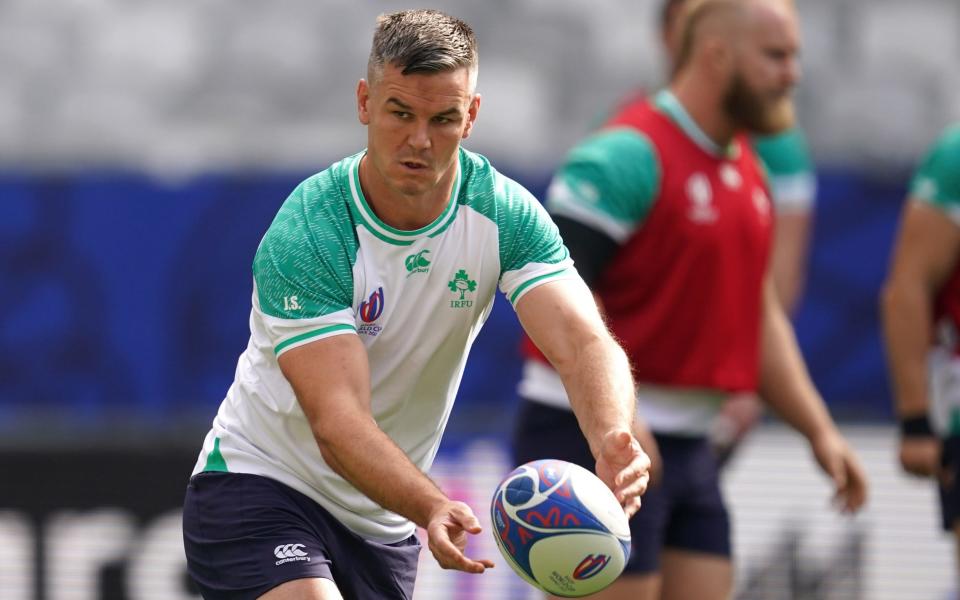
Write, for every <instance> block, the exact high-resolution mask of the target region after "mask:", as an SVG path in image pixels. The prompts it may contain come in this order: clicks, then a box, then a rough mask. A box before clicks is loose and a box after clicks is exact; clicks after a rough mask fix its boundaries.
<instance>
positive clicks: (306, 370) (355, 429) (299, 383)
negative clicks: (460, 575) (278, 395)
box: [278, 334, 493, 573]
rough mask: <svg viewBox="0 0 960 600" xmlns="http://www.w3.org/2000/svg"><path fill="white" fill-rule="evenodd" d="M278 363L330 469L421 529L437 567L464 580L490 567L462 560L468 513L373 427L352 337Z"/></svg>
mask: <svg viewBox="0 0 960 600" xmlns="http://www.w3.org/2000/svg"><path fill="white" fill-rule="evenodd" d="M278 360H279V363H280V368H281V370H282V371H283V374H284V376H285V377H286V378H287V380H288V381H289V382H290V385H291V386H292V387H293V389H294V392H295V393H296V395H297V400H298V401H299V402H300V406H301V407H302V408H303V412H304V414H306V416H307V420H308V422H309V424H310V429H311V431H312V432H313V436H314V438H315V439H316V441H317V445H318V446H319V447H320V453H321V455H322V456H323V459H324V461H326V463H327V464H328V465H329V466H330V468H332V469H333V470H334V471H336V472H337V474H339V475H340V476H341V477H343V478H344V479H346V480H347V481H349V482H350V483H351V484H352V485H353V486H354V487H356V488H357V489H358V490H360V492H362V493H363V494H365V495H366V496H368V497H369V498H370V499H371V500H373V501H374V502H376V503H377V504H379V505H381V506H383V507H384V508H386V509H388V510H392V511H393V512H396V513H398V514H401V515H403V516H405V517H407V518H408V519H410V520H411V521H413V522H414V523H416V524H417V525H419V526H421V527H423V528H425V529H426V530H427V533H428V534H429V545H430V550H431V552H433V555H434V556H435V557H436V559H437V562H439V563H440V566H441V567H444V568H453V569H459V570H462V571H467V572H471V573H482V572H483V571H484V569H485V568H490V567H493V563H492V562H491V561H489V560H479V561H476V560H471V559H469V558H467V557H466V556H464V554H463V549H464V547H465V545H466V534H467V533H474V534H475V533H479V532H480V523H479V521H478V520H477V518H476V516H475V515H474V514H473V512H472V511H471V510H470V508H469V507H468V506H467V505H466V504H464V503H462V502H454V501H452V500H450V499H449V498H447V496H446V495H445V494H444V493H443V492H442V491H440V489H439V488H438V487H437V486H436V485H435V484H434V483H433V482H432V481H431V480H430V479H429V478H428V477H427V476H426V475H425V474H423V473H422V472H421V471H420V470H419V469H418V468H417V467H416V466H415V465H414V464H413V463H412V462H410V459H409V458H408V457H407V455H406V454H404V452H403V451H402V450H401V449H400V448H399V447H398V446H397V445H396V444H395V443H394V442H393V440H391V439H390V437H389V436H387V434H386V433H384V432H383V430H381V429H380V427H379V426H378V425H377V423H376V421H375V420H374V418H373V415H372V413H371V410H370V372H369V365H368V363H367V354H366V350H365V349H364V347H363V343H362V342H361V341H360V340H359V338H357V336H356V335H350V334H348V335H337V336H333V337H329V338H326V339H323V340H319V341H316V342H313V343H311V344H307V345H304V346H299V347H297V348H293V349H291V350H289V351H287V352H284V353H283V354H282V355H281V356H280V357H279V359H278Z"/></svg>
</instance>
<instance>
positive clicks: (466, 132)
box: [461, 94, 480, 140]
mask: <svg viewBox="0 0 960 600" xmlns="http://www.w3.org/2000/svg"><path fill="white" fill-rule="evenodd" d="M479 112H480V94H474V95H473V99H472V100H470V106H469V107H467V123H466V125H465V126H464V128H463V135H462V136H461V139H464V140H465V139H467V138H468V137H470V132H471V131H472V130H473V124H474V123H476V121H477V114H478V113H479Z"/></svg>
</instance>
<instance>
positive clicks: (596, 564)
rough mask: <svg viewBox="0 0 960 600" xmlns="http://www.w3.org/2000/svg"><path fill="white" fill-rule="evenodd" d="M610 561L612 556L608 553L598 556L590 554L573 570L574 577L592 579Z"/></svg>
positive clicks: (580, 579)
mask: <svg viewBox="0 0 960 600" xmlns="http://www.w3.org/2000/svg"><path fill="white" fill-rule="evenodd" d="M608 562H610V557H609V556H607V555H606V554H598V555H596V556H594V555H592V554H588V555H587V557H586V558H584V559H583V560H581V561H580V564H579V565H577V568H576V569H574V570H573V578H574V579H576V580H579V581H582V580H584V579H590V578H591V577H593V576H594V575H596V574H597V573H599V572H600V571H602V570H603V568H604V567H605V566H607V563H608Z"/></svg>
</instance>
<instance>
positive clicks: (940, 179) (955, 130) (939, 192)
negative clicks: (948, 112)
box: [910, 123, 960, 223]
mask: <svg viewBox="0 0 960 600" xmlns="http://www.w3.org/2000/svg"><path fill="white" fill-rule="evenodd" d="M910 195H911V197H913V198H916V199H918V200H923V201H926V202H929V203H931V204H933V205H935V206H937V207H938V208H941V209H943V210H945V211H946V212H947V213H948V214H949V215H950V216H951V218H953V219H954V221H957V222H958V223H960V123H958V124H956V125H954V126H952V127H950V128H948V129H947V130H946V131H944V133H943V134H942V135H941V136H940V138H939V139H938V140H937V141H936V142H935V143H934V144H933V146H932V147H931V148H930V150H929V151H928V152H927V155H926V157H924V159H923V162H922V163H921V164H920V167H919V169H918V170H917V173H916V175H914V178H913V181H912V182H911V184H910Z"/></svg>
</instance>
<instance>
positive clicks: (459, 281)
mask: <svg viewBox="0 0 960 600" xmlns="http://www.w3.org/2000/svg"><path fill="white" fill-rule="evenodd" d="M447 287H449V288H450V291H451V292H453V293H457V292H460V298H459V299H458V300H451V301H450V308H470V307H471V306H473V300H466V299H465V298H464V296H465V295H466V293H467V292H475V291H477V282H476V281H474V280H472V279H470V276H469V275H467V272H466V271H465V270H464V269H460V270H459V271H457V274H456V275H454V276H453V280H452V281H450V282H448V283H447Z"/></svg>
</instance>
